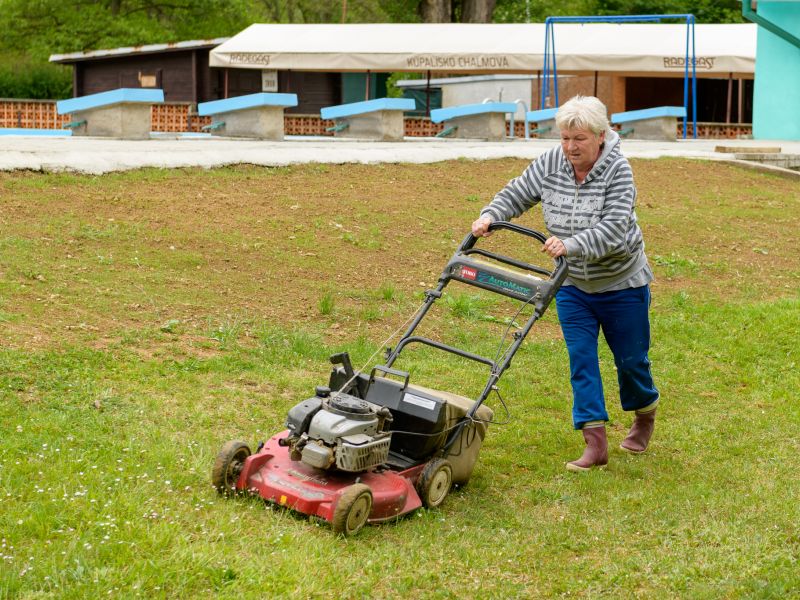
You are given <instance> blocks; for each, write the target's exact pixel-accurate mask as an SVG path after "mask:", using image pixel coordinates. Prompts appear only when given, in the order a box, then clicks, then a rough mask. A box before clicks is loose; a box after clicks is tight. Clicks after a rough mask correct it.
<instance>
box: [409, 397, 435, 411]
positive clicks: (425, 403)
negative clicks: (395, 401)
mask: <svg viewBox="0 0 800 600" xmlns="http://www.w3.org/2000/svg"><path fill="white" fill-rule="evenodd" d="M403 402H406V403H407V404H413V405H414V406H419V407H421V408H424V409H426V410H434V409H435V408H436V402H434V401H433V400H428V399H427V398H422V397H420V396H415V395H414V394H406V395H405V396H403Z"/></svg>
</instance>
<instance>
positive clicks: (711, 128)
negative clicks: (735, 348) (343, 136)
mask: <svg viewBox="0 0 800 600" xmlns="http://www.w3.org/2000/svg"><path fill="white" fill-rule="evenodd" d="M70 120H71V117H70V115H58V114H56V103H55V102H54V101H52V100H0V127H22V128H28V129H61V128H63V127H64V125H66V124H67V123H69V122H70ZM283 120H284V131H285V132H286V135H333V133H331V132H329V131H326V129H327V128H328V127H331V126H332V125H333V121H328V120H323V119H321V118H320V117H319V116H317V115H288V114H287V115H284V117H283ZM152 123H153V131H173V132H180V131H192V132H199V131H202V128H203V126H204V125H210V124H211V117H200V116H198V115H197V114H196V113H195V112H194V109H193V107H192V105H191V104H178V103H171V104H157V105H155V106H153V109H152ZM531 128H533V124H531ZM443 129H444V125H443V124H442V123H432V122H431V120H430V119H426V118H423V117H406V119H405V130H406V135H407V136H409V137H433V136H435V135H436V134H437V133H439V132H440V131H442V130H443ZM752 132H753V127H752V125H751V124H749V123H729V124H725V123H698V124H697V133H698V137H701V138H712V139H713V138H720V139H736V138H739V137H741V136H749V135H751V134H752ZM691 133H692V132H691V128H690V129H689V135H691ZM514 135H515V137H518V138H521V137H524V136H525V123H524V122H523V121H516V122H515V123H514ZM682 135H683V124H682V123H681V122H678V127H677V136H678V137H681V136H682Z"/></svg>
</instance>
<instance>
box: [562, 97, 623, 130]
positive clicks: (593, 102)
mask: <svg viewBox="0 0 800 600" xmlns="http://www.w3.org/2000/svg"><path fill="white" fill-rule="evenodd" d="M556 126H557V127H558V128H559V129H588V130H589V131H591V132H592V133H593V134H595V135H600V134H601V133H602V132H603V131H606V132H607V131H608V130H609V129H610V127H609V125H608V110H607V109H606V105H605V104H603V103H602V102H600V100H598V99H597V98H595V97H594V96H581V95H578V96H574V97H573V98H570V99H569V100H567V101H566V102H565V103H564V104H562V105H561V107H560V108H559V109H558V112H557V113H556Z"/></svg>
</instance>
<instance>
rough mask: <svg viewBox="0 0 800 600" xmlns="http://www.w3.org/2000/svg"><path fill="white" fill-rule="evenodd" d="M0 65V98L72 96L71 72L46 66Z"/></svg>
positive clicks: (60, 67)
mask: <svg viewBox="0 0 800 600" xmlns="http://www.w3.org/2000/svg"><path fill="white" fill-rule="evenodd" d="M7 61H8V62H7V63H6V64H4V65H2V66H0V98H27V99H30V100H61V99H63V98H69V97H70V96H72V69H70V68H68V67H62V66H57V65H51V64H47V63H34V64H28V62H27V61H23V62H22V63H21V64H20V63H18V62H16V61H14V60H8V59H7Z"/></svg>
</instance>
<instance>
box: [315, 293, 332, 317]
mask: <svg viewBox="0 0 800 600" xmlns="http://www.w3.org/2000/svg"><path fill="white" fill-rule="evenodd" d="M335 305H336V300H335V299H334V297H333V294H331V293H330V292H325V293H324V294H323V295H322V297H321V298H320V299H319V302H318V303H317V308H319V313H320V314H321V315H329V314H331V313H332V312H333V307H334V306H335Z"/></svg>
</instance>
